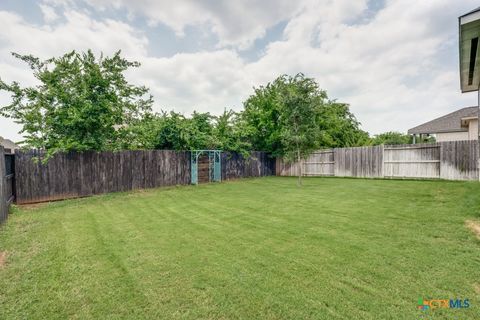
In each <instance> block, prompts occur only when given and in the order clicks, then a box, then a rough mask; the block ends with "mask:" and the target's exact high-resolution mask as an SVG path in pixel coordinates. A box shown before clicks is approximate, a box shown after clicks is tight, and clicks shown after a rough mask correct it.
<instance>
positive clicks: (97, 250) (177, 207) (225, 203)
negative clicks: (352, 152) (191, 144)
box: [0, 177, 480, 319]
mask: <svg viewBox="0 0 480 320" xmlns="http://www.w3.org/2000/svg"><path fill="white" fill-rule="evenodd" d="M479 194H480V185H479V184H478V183H472V182H448V181H408V180H367V179H345V178H306V179H304V185H303V187H297V185H296V180H295V178H286V177H266V178H258V179H243V180H237V181H232V182H224V183H220V184H205V185H200V186H186V187H169V188H163V189H162V188H160V189H153V190H145V191H137V192H129V193H113V194H107V195H101V196H95V197H90V198H84V199H75V200H66V201H59V202H53V203H49V204H41V205H31V206H24V207H16V208H14V210H13V214H12V215H11V216H10V218H9V220H8V222H7V223H6V224H5V225H3V226H1V227H0V305H1V308H0V319H13V318H24V319H56V318H57V319H60V318H62V319H64V318H78V319H92V318H98V319H109V318H110V319H113V318H131V319H153V318H165V319H337V318H338V319H342V318H348V319H352V318H359V319H389V318H392V319H414V318H419V317H422V318H427V319H428V318H435V319H439V318H440V319H442V318H445V319H446V318H453V317H455V318H462V319H475V318H478V314H479V308H480V241H479V240H478V239H477V238H476V236H475V234H474V233H473V232H472V231H471V230H469V229H468V228H467V227H466V221H478V219H480V214H479V212H480V197H479V196H478V195H479ZM419 298H424V299H457V298H458V299H462V300H463V299H469V301H470V308H466V309H436V310H426V311H422V310H418V309H417V305H418V300H419Z"/></svg>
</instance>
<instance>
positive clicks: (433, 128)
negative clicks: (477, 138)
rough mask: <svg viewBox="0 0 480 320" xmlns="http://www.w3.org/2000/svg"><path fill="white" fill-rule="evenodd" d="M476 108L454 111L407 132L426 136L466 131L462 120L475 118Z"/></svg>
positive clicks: (476, 115) (476, 114)
mask: <svg viewBox="0 0 480 320" xmlns="http://www.w3.org/2000/svg"><path fill="white" fill-rule="evenodd" d="M477 117H478V108H477V107H476V106H475V107H466V108H462V109H460V110H457V111H454V112H452V113H449V114H447V115H444V116H443V117H440V118H436V119H433V120H432V121H428V122H425V123H424V124H421V125H419V126H416V127H414V128H411V129H409V130H408V133H409V134H427V133H442V132H462V131H468V128H467V127H465V126H462V119H463V118H477Z"/></svg>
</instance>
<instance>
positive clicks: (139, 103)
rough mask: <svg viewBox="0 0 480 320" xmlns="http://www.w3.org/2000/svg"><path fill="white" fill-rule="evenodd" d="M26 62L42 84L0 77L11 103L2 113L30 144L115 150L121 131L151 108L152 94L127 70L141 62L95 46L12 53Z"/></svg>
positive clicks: (50, 148) (54, 149)
mask: <svg viewBox="0 0 480 320" xmlns="http://www.w3.org/2000/svg"><path fill="white" fill-rule="evenodd" d="M13 55H14V56H15V57H16V58H18V59H20V60H22V61H24V62H25V63H27V64H28V65H29V66H30V68H31V69H32V71H33V75H34V76H35V78H36V79H37V80H38V83H39V84H38V85H36V86H32V87H21V86H20V84H19V83H17V82H13V83H12V84H7V83H6V82H4V81H2V80H0V90H5V91H8V92H10V93H11V95H12V102H11V104H9V105H6V106H2V107H0V114H1V115H3V116H6V117H10V118H13V119H14V120H15V121H16V122H17V123H19V124H21V125H22V131H21V132H22V133H23V135H24V137H25V141H24V144H25V145H26V146H28V147H33V148H40V149H45V150H47V154H48V155H52V154H54V153H56V152H58V151H70V150H76V151H84V150H115V149H118V148H120V147H121V145H122V142H121V141H120V138H122V137H125V133H124V132H123V130H125V128H128V127H129V126H130V125H131V124H132V123H134V122H136V121H138V120H139V119H141V118H142V117H144V115H145V114H148V113H149V112H150V110H151V106H152V103H153V100H152V97H151V96H150V95H148V89H147V88H145V87H143V86H135V85H132V84H130V83H129V82H128V81H127V80H126V78H125V75H124V73H125V71H126V70H127V69H129V68H136V67H138V66H139V65H140V64H139V63H138V62H131V61H128V60H126V59H124V58H122V57H121V55H120V51H119V52H117V53H115V54H114V55H113V56H112V57H104V56H103V55H101V56H100V57H99V58H96V57H95V55H94V54H93V53H92V51H90V50H89V51H87V52H84V53H79V52H76V51H72V52H70V53H67V54H65V55H63V56H62V57H59V58H51V59H48V60H44V61H42V60H40V59H38V58H36V57H34V56H31V55H19V54H16V53H14V54H13Z"/></svg>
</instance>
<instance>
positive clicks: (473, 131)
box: [468, 119, 478, 140]
mask: <svg viewBox="0 0 480 320" xmlns="http://www.w3.org/2000/svg"><path fill="white" fill-rule="evenodd" d="M477 137H478V120H476V119H475V120H470V121H469V122H468V139H469V140H476V139H477Z"/></svg>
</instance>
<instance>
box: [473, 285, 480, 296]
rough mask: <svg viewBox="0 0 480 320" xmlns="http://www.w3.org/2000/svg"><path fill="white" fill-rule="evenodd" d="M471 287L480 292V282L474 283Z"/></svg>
mask: <svg viewBox="0 0 480 320" xmlns="http://www.w3.org/2000/svg"><path fill="white" fill-rule="evenodd" d="M473 289H474V290H475V292H476V293H477V294H480V283H475V284H474V285H473Z"/></svg>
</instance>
